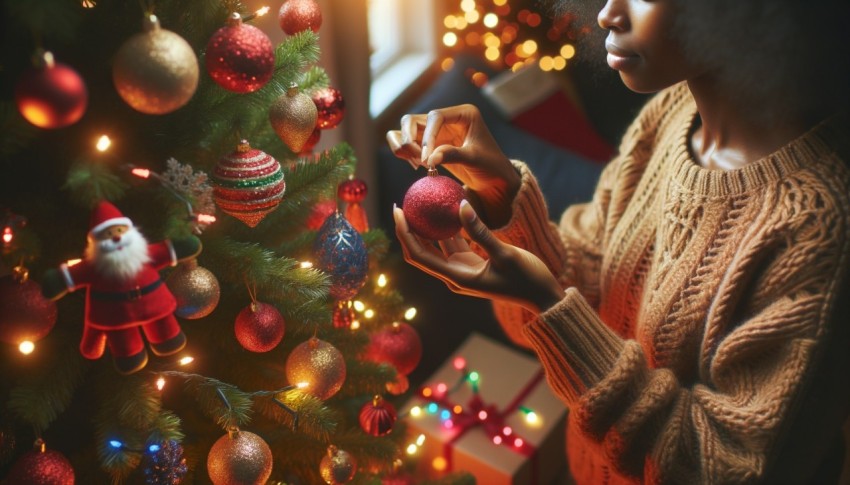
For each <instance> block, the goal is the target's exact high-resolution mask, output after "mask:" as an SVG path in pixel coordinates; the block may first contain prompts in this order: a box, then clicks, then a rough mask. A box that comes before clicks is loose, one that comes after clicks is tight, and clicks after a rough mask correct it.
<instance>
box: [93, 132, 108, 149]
mask: <svg viewBox="0 0 850 485" xmlns="http://www.w3.org/2000/svg"><path fill="white" fill-rule="evenodd" d="M110 145H112V140H110V139H109V137H108V136H106V135H100V138H98V139H97V143H96V144H95V145H94V146H95V148H97V151H99V152H105V151H106V150H109V147H110Z"/></svg>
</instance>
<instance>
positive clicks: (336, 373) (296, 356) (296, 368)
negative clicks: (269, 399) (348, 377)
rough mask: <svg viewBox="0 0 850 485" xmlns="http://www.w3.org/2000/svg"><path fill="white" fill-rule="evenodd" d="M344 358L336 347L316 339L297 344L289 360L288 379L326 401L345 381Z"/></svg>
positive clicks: (287, 367) (287, 362)
mask: <svg viewBox="0 0 850 485" xmlns="http://www.w3.org/2000/svg"><path fill="white" fill-rule="evenodd" d="M345 373H346V369H345V359H344V358H343V357H342V353H341V352H340V351H339V350H337V348H336V347H334V346H333V345H331V344H329V343H328V342H325V341H324V340H319V339H318V338H316V337H312V338H310V340H308V341H306V342H304V343H302V344H300V345H298V346H297V347H295V348H294V349H292V352H291V353H290V354H289V357H287V359H286V379H287V380H288V381H289V383H290V384H293V385H299V384H304V385H305V387H304V392H306V393H308V394H311V395H313V396H315V397H317V398H319V399H322V400H325V399H328V398H330V397H331V396H333V395H334V394H336V393H337V391H339V389H340V388H341V387H342V383H343V382H345Z"/></svg>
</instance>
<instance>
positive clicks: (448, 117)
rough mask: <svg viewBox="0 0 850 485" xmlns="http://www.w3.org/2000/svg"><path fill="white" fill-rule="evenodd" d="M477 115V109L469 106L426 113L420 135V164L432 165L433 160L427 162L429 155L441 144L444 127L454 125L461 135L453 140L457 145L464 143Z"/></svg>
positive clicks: (452, 107) (463, 105)
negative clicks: (422, 130) (423, 127)
mask: <svg viewBox="0 0 850 485" xmlns="http://www.w3.org/2000/svg"><path fill="white" fill-rule="evenodd" d="M477 114H478V108H476V107H475V106H473V105H471V104H462V105H460V106H451V107H448V108H442V109H435V110H431V111H430V112H428V115H427V118H426V120H425V131H424V132H423V133H422V159H421V162H422V163H423V164H425V163H429V162H431V163H433V162H435V160H429V157H430V156H431V153H432V152H433V151H434V150H435V149H436V147H437V146H439V145H441V144H442V143H440V142H438V137H439V135H440V132H441V131H443V128H444V126H447V125H448V126H453V125H456V126H457V129H458V131H460V132H462V133H463V135H462V136H460V137H459V139H458V140H455V143H456V144H457V145H460V144H462V143H463V142H464V141H465V138H466V135H467V133H468V131H469V127H470V125H471V124H472V119H473V118H474V117H475V116H476V115H477Z"/></svg>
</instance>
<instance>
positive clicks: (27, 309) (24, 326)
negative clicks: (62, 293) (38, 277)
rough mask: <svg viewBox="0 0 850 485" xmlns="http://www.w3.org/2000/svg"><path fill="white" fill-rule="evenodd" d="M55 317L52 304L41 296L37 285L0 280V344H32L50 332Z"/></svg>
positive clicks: (15, 280)
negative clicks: (24, 342)
mask: <svg viewBox="0 0 850 485" xmlns="http://www.w3.org/2000/svg"><path fill="white" fill-rule="evenodd" d="M56 314H57V311H56V303H54V302H53V301H51V300H48V299H47V298H45V297H44V296H42V294H41V285H39V284H38V283H36V282H34V281H32V280H30V279H23V280H21V279H20V278H18V277H16V276H12V275H7V276H3V277H0V342H6V343H8V344H12V345H18V344H20V343H21V342H23V341H25V340H28V341H30V342H35V341H37V340H39V339H41V338H43V337H44V336H46V335H47V334H48V333H50V331H51V330H52V329H53V325H54V324H55V323H56Z"/></svg>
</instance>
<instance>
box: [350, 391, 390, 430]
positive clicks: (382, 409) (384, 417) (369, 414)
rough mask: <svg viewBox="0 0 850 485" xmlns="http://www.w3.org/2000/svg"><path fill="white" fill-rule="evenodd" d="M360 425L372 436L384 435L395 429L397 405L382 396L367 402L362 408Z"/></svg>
mask: <svg viewBox="0 0 850 485" xmlns="http://www.w3.org/2000/svg"><path fill="white" fill-rule="evenodd" d="M359 418H360V427H361V428H363V431H365V432H366V433H367V434H370V435H372V436H384V435H386V434H389V432H390V431H392V430H393V425H395V422H396V419H397V414H396V410H395V407H394V406H393V405H392V404H391V403H389V402H387V401H385V400H384V399H383V398H381V396H375V397H374V399H372V400H371V401H369V402H367V403H366V404H364V405H363V407H361V408H360V416H359Z"/></svg>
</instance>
